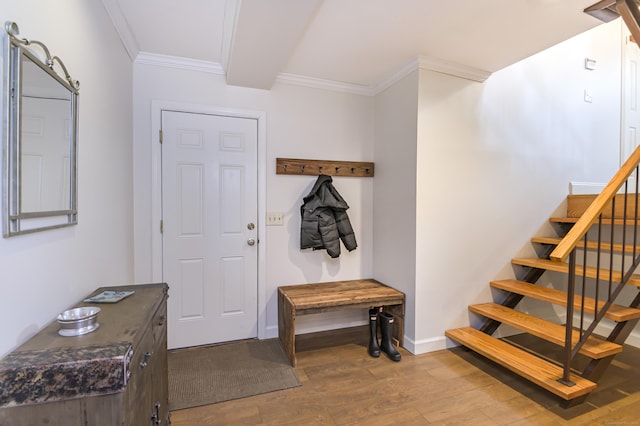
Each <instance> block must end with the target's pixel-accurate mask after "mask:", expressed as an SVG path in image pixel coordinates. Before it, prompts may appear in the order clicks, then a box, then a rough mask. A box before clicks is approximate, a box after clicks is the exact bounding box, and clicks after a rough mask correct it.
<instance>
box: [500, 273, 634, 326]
mask: <svg viewBox="0 0 640 426" xmlns="http://www.w3.org/2000/svg"><path fill="white" fill-rule="evenodd" d="M491 286H492V287H494V288H499V289H501V290H506V291H510V292H512V293H517V294H521V295H523V296H527V297H532V298H534V299H537V300H542V301H545V302H550V303H553V304H555V305H560V306H567V293H566V292H564V291H561V290H556V289H553V288H547V287H542V286H539V285H535V284H531V283H528V282H525V281H519V280H513V279H512V280H498V281H492V282H491ZM581 302H582V301H581V298H579V297H576V299H575V300H574V303H573V305H574V308H575V309H578V310H579V309H580V308H581ZM603 305H604V302H603V301H601V300H600V301H598V306H599V308H598V309H599V310H600V309H601V308H602V306H603ZM584 306H585V312H588V313H590V314H593V313H594V312H595V299H593V298H591V297H585V299H584ZM605 318H608V319H610V320H613V321H617V322H623V321H629V320H632V319H636V318H640V309H634V308H629V307H626V306H621V305H615V304H613V305H611V306H610V307H609V310H608V311H607V313H606V314H605Z"/></svg>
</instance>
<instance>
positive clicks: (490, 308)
mask: <svg viewBox="0 0 640 426" xmlns="http://www.w3.org/2000/svg"><path fill="white" fill-rule="evenodd" d="M469 310H470V311H472V312H475V313H477V314H480V315H483V316H485V317H487V318H491V319H494V320H497V321H500V322H501V323H503V324H507V325H510V326H512V327H515V328H518V329H520V330H523V331H526V332H527V333H530V334H533V335H534V336H537V337H539V338H541V339H544V340H546V341H548V342H551V343H554V344H556V345H559V346H564V342H565V333H566V332H565V327H564V326H563V325H560V324H556V323H553V322H551V321H547V320H544V319H542V318H538V317H534V316H532V315H529V314H526V313H524V312H520V311H516V310H515V309H511V308H507V307H505V306H502V305H499V304H497V303H491V302H490V303H481V304H477V305H471V306H469ZM572 339H573V343H574V345H575V343H576V342H577V341H578V340H579V339H580V334H579V332H578V331H577V330H574V332H573V337H572ZM579 352H580V353H581V354H583V355H585V356H588V357H589V358H592V359H601V358H604V357H607V356H611V355H615V354H617V353H620V352H622V346H621V345H618V344H616V343H613V342H608V341H606V340H602V339H599V338H597V337H594V336H591V337H589V338H588V339H587V341H586V342H585V344H584V345H583V346H582V347H581V348H580V351H579Z"/></svg>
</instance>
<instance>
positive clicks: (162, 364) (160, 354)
mask: <svg viewBox="0 0 640 426" xmlns="http://www.w3.org/2000/svg"><path fill="white" fill-rule="evenodd" d="M166 318H167V306H166V304H163V305H162V306H160V308H158V312H157V313H156V315H154V318H153V320H152V329H153V336H154V346H155V351H154V356H153V361H152V363H151V367H152V368H151V376H152V383H151V384H150V386H151V388H152V395H153V396H152V400H153V404H154V407H156V408H155V413H154V414H155V416H156V418H157V421H158V422H159V423H157V424H162V425H164V424H168V423H167V419H168V417H169V377H168V374H169V373H168V366H167V359H168V358H167V321H166Z"/></svg>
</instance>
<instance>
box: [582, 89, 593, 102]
mask: <svg viewBox="0 0 640 426" xmlns="http://www.w3.org/2000/svg"><path fill="white" fill-rule="evenodd" d="M584 101H585V102H588V103H592V102H593V93H591V90H589V89H584Z"/></svg>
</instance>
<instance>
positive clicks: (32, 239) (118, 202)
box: [0, 0, 133, 355]
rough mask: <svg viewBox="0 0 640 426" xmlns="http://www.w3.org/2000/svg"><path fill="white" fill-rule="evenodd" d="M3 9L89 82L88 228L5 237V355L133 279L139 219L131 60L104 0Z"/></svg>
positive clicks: (82, 178)
mask: <svg viewBox="0 0 640 426" xmlns="http://www.w3.org/2000/svg"><path fill="white" fill-rule="evenodd" d="M0 10H1V11H2V16H1V17H0V18H1V19H2V22H5V21H15V22H16V23H17V24H18V26H19V27H20V35H21V36H22V37H26V38H28V39H33V40H39V41H42V42H44V43H45V44H46V45H47V46H48V47H49V49H50V51H51V52H52V54H53V55H57V56H60V57H61V58H62V60H63V61H64V63H65V65H66V66H67V68H68V70H69V72H70V74H71V75H72V77H74V78H76V79H78V80H79V81H80V102H79V105H80V110H79V117H80V122H79V140H78V143H79V148H78V149H79V160H78V161H79V166H78V167H79V168H78V181H79V187H78V206H79V215H78V220H79V224H78V225H77V226H73V227H67V228H63V229H58V230H51V231H44V232H39V233H35V234H30V235H22V236H17V237H12V238H3V239H0V270H1V271H2V278H1V280H0V287H1V288H2V292H3V294H4V296H3V297H1V298H0V323H2V324H3V326H2V327H0V355H2V354H5V353H7V352H9V351H11V350H12V349H13V348H15V347H16V346H17V345H19V344H20V343H22V342H24V341H25V340H26V339H27V338H29V337H30V336H32V335H33V334H35V333H36V332H37V331H38V330H39V329H41V328H42V327H43V326H44V325H46V324H47V323H48V322H50V321H52V320H54V319H55V317H56V315H57V314H58V313H59V312H61V311H62V310H64V309H66V308H67V307H69V306H71V305H73V304H75V303H76V302H77V301H79V300H80V299H81V298H82V297H84V296H85V295H86V294H87V293H89V292H91V291H92V290H94V289H95V288H97V287H99V286H104V285H120V284H130V283H132V279H133V261H132V258H133V243H132V237H131V235H132V224H133V221H132V217H131V212H132V187H131V180H132V163H131V135H132V107H131V85H132V65H131V61H130V60H129V58H128V57H127V56H126V53H125V50H124V48H123V47H122V45H121V43H120V41H119V38H118V37H117V34H116V32H115V30H114V28H113V26H112V25H111V22H110V20H109V18H108V16H107V14H106V12H105V11H104V9H103V7H102V3H101V2H98V1H90V2H87V1H84V0H67V1H65V2H64V7H63V6H62V5H61V4H60V3H59V2H51V1H44V0H21V1H19V2H18V1H13V0H0ZM2 35H3V37H4V31H3V32H2ZM3 42H4V40H3ZM2 61H3V62H4V58H3V59H2ZM2 68H4V65H2ZM2 90H4V87H3V88H2Z"/></svg>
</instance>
